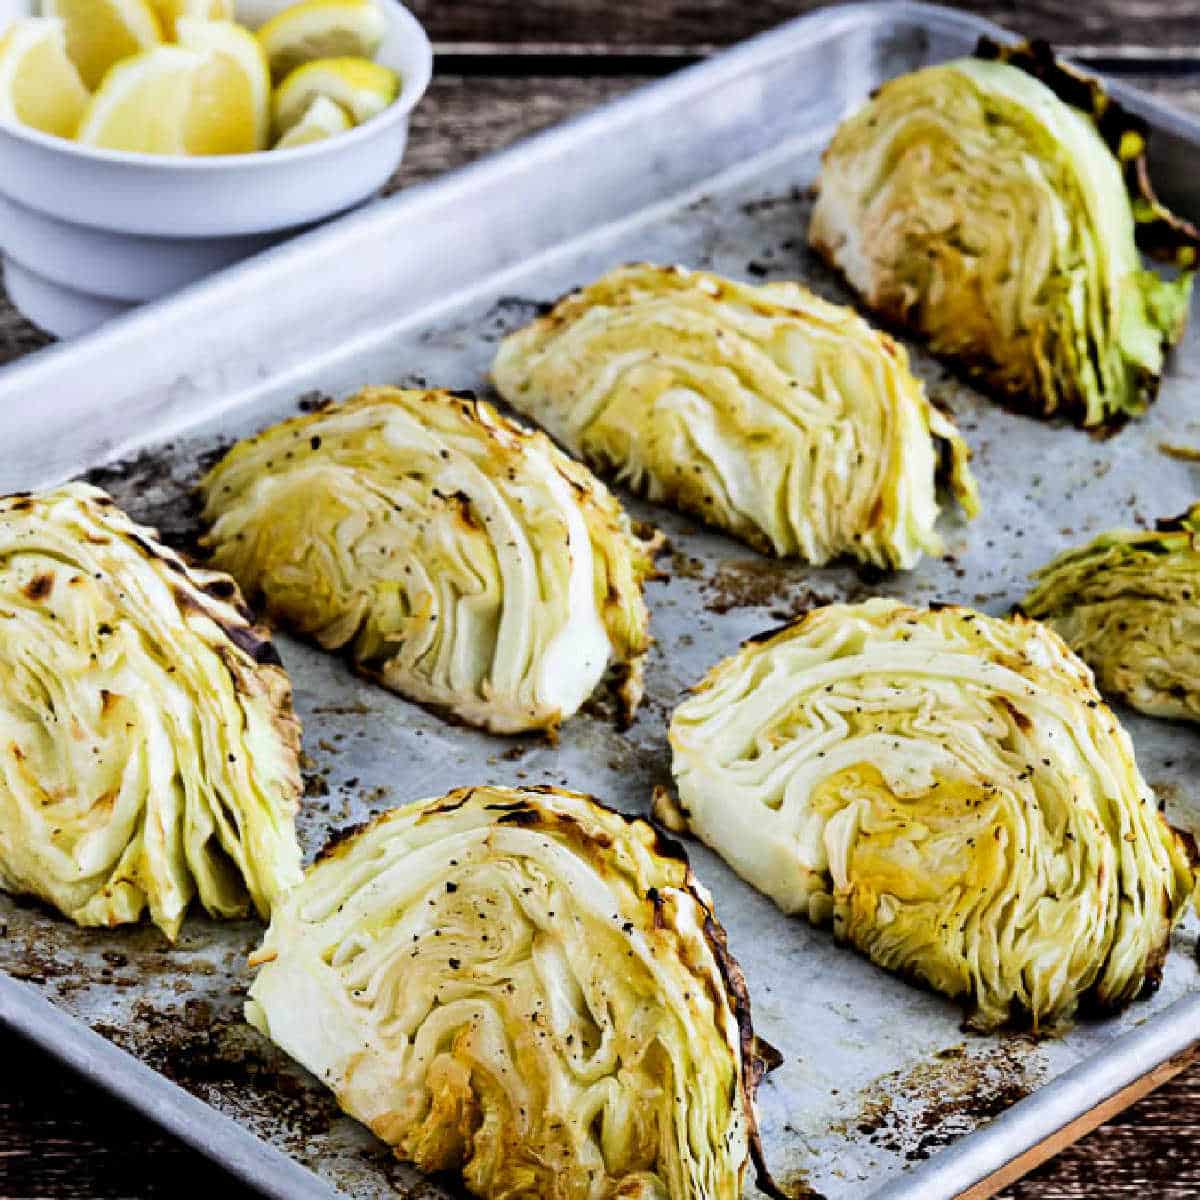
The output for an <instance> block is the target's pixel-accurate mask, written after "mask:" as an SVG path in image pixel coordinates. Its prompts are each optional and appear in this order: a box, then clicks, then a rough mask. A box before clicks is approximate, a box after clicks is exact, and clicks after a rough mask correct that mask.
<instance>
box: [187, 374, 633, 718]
mask: <svg viewBox="0 0 1200 1200" xmlns="http://www.w3.org/2000/svg"><path fill="white" fill-rule="evenodd" d="M202 488H203V491H204V495H205V509H204V515H205V518H206V519H207V520H208V521H210V522H212V529H211V531H210V534H209V536H208V538H207V539H206V541H207V544H208V545H210V546H211V547H212V548H213V551H214V553H213V560H214V562H215V563H216V564H218V565H219V566H221V567H222V568H224V569H225V570H228V571H229V572H230V573H231V574H232V575H233V576H234V577H235V578H236V579H237V580H238V581H239V582H240V583H241V585H242V587H243V588H244V589H245V590H246V593H247V595H249V596H251V597H252V598H253V599H255V600H259V599H261V600H262V602H264V603H265V605H266V607H267V609H268V611H270V612H271V613H272V614H273V615H274V616H276V617H278V618H279V619H281V620H282V621H284V622H285V623H286V624H288V625H290V626H291V627H292V628H294V629H297V630H299V631H300V632H302V633H304V634H307V635H309V636H311V637H313V638H315V639H316V640H317V641H318V642H319V643H320V644H321V645H322V646H324V647H325V648H326V649H337V648H340V647H348V648H349V650H350V653H351V655H352V656H353V658H354V660H355V662H356V663H358V664H359V665H360V667H361V668H362V669H363V670H364V671H365V672H366V673H367V674H369V675H372V676H373V677H375V678H377V679H379V681H380V682H382V683H384V684H385V685H386V686H388V687H390V688H392V689H394V690H395V691H398V692H400V693H401V694H402V695H405V696H408V697H410V698H411V699H414V700H417V701H419V702H422V703H425V704H429V705H432V706H434V707H437V708H440V709H444V710H449V712H450V713H452V714H453V715H454V716H456V717H458V718H460V719H461V720H464V721H469V722H471V723H473V724H477V725H482V726H484V727H486V728H488V729H491V730H493V731H496V732H501V733H509V732H516V731H519V730H524V729H535V728H546V729H549V730H553V729H555V728H556V727H557V726H558V723H559V721H560V720H562V719H563V718H565V717H569V716H570V715H571V714H572V713H574V712H575V711H576V710H577V709H578V708H579V706H580V705H581V704H582V703H583V702H584V700H586V699H587V697H588V696H589V695H590V694H591V692H592V690H593V689H594V688H595V687H596V685H597V684H598V683H599V682H600V680H601V678H602V676H603V675H604V672H605V669H606V667H607V665H608V663H609V662H610V660H611V661H614V662H615V663H616V664H618V665H619V666H620V667H621V668H622V669H623V670H624V672H625V674H626V680H625V698H626V702H627V707H628V709H629V711H630V712H632V710H633V708H635V707H636V705H637V703H638V700H639V699H640V696H641V664H642V658H643V656H644V655H645V652H646V650H647V648H648V646H649V641H650V638H649V633H648V625H649V617H648V614H647V610H646V605H645V602H644V600H643V598H642V583H643V580H644V579H645V577H646V576H647V575H648V574H649V573H650V571H651V570H652V566H653V563H652V557H653V552H654V550H655V549H656V543H655V541H654V540H653V539H649V538H647V539H643V537H642V536H641V535H640V534H638V533H636V532H635V531H634V529H633V527H632V525H631V523H630V522H629V520H628V518H627V517H626V516H625V514H624V512H623V511H622V509H621V507H620V505H619V504H618V503H617V501H616V499H614V497H613V496H612V495H611V494H610V493H609V492H608V490H607V489H606V488H605V487H604V486H603V484H601V483H599V482H598V481H597V480H596V479H595V478H594V477H593V476H592V475H591V474H590V473H589V472H588V471H587V470H585V469H584V468H583V467H581V466H579V464H577V463H575V462H572V460H571V459H569V458H567V456H566V455H564V454H562V453H561V452H560V451H559V450H557V449H556V448H555V446H554V445H553V444H552V443H551V441H550V440H549V438H547V437H546V436H545V435H544V434H540V433H538V434H534V433H530V432H528V431H527V430H524V429H522V428H520V427H519V426H517V425H514V424H513V423H511V422H510V421H507V420H505V419H504V418H503V417H501V416H499V414H497V413H496V411H495V410H494V409H493V408H491V407H490V406H489V405H487V404H482V403H478V402H476V401H475V400H474V399H471V398H469V397H466V396H463V395H455V394H451V393H448V392H421V391H398V390H396V389H394V388H368V389H367V390H365V391H364V392H362V393H361V394H359V395H358V396H356V397H354V398H353V399H351V400H349V401H347V402H346V403H344V404H341V405H337V406H333V407H330V408H327V409H325V410H324V411H321V412H317V413H314V414H311V415H309V416H305V417H300V418H298V419H296V420H293V421H285V422H284V423H283V424H280V425H276V426H274V427H272V428H271V429H268V430H267V431H266V432H265V433H262V434H260V435H259V436H258V437H254V438H250V439H248V440H246V441H244V442H241V443H239V444H238V445H237V446H235V447H234V448H233V449H232V450H231V451H230V452H229V454H228V455H227V456H226V457H225V459H223V460H222V461H221V462H220V463H219V464H218V465H217V466H216V467H215V468H214V470H213V471H212V472H210V474H209V475H208V476H207V477H206V478H205V480H204V481H203V483H202Z"/></svg>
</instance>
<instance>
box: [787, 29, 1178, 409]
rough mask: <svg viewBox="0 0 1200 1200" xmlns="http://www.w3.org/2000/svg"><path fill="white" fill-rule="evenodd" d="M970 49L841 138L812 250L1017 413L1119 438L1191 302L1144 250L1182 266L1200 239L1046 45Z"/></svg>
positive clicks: (827, 165)
mask: <svg viewBox="0 0 1200 1200" xmlns="http://www.w3.org/2000/svg"><path fill="white" fill-rule="evenodd" d="M981 51H982V56H977V57H974V58H962V59H957V60H955V61H953V62H949V63H945V64H943V65H940V66H935V67H927V68H925V69H923V70H920V71H916V72H914V73H913V74H910V75H904V76H902V77H900V78H898V79H895V80H892V81H891V82H889V83H886V84H884V86H883V87H882V88H880V89H879V91H878V92H877V93H876V94H875V95H874V96H873V98H872V99H871V100H870V102H869V103H868V104H867V105H866V106H865V107H863V108H862V109H861V110H860V111H859V112H858V113H856V114H855V115H854V116H852V117H850V118H849V119H848V120H847V121H845V122H844V123H843V124H842V125H841V126H840V128H839V129H838V130H837V132H836V134H835V135H834V138H833V141H832V143H831V144H830V146H829V147H828V149H827V150H826V152H825V156H824V162H823V166H822V170H821V173H820V178H819V180H818V183H817V200H816V205H815V208H814V210H813V214H812V221H811V224H810V226H809V242H810V244H811V245H812V246H813V247H814V249H815V250H816V251H817V252H818V253H820V254H821V255H822V256H823V257H824V258H825V259H826V260H827V261H828V262H829V263H830V264H831V265H832V266H834V267H835V268H837V269H838V270H840V271H841V272H842V274H843V275H844V276H845V277H846V279H847V281H848V282H849V283H850V285H851V286H852V287H853V288H854V290H855V291H857V292H858V293H859V295H860V296H861V297H862V298H863V300H864V301H865V302H866V303H867V305H868V306H869V307H870V308H871V309H872V310H874V311H875V312H877V313H879V314H881V315H883V316H884V317H885V318H887V319H888V320H890V321H892V322H894V323H896V324H898V325H900V326H903V327H906V328H908V329H911V330H912V331H914V332H916V333H918V334H920V335H922V336H923V337H925V338H927V339H928V341H929V343H930V346H931V347H932V349H933V350H934V351H935V352H936V353H938V354H942V355H944V356H946V357H947V358H949V359H951V360H953V361H955V362H956V363H957V364H959V365H960V366H962V367H963V368H965V369H966V371H967V372H968V373H970V374H972V375H974V376H975V377H976V378H977V379H978V380H979V381H980V382H981V383H983V384H984V385H985V386H986V387H987V388H989V389H990V390H991V391H992V392H994V393H995V394H997V395H999V396H1000V397H1002V398H1004V399H1006V400H1007V401H1008V402H1010V403H1011V404H1012V405H1014V406H1015V407H1018V408H1021V409H1024V410H1027V411H1029V412H1031V413H1033V414H1035V415H1040V416H1054V415H1062V416H1065V417H1069V418H1071V419H1072V420H1074V421H1076V422H1077V423H1078V424H1080V425H1085V426H1114V425H1118V424H1120V423H1121V422H1123V421H1124V420H1126V419H1128V418H1129V417H1132V416H1136V415H1137V414H1139V413H1141V412H1142V411H1144V409H1145V408H1146V406H1147V404H1148V403H1149V402H1150V401H1151V400H1153V399H1154V396H1155V394H1156V392H1157V390H1158V385H1159V381H1160V378H1161V375H1162V372H1163V364H1164V355H1165V352H1166V350H1167V349H1168V348H1169V347H1170V346H1171V345H1172V344H1174V343H1175V342H1176V341H1177V340H1178V338H1179V337H1180V335H1181V333H1182V330H1183V325H1184V321H1185V318H1186V314H1187V307H1188V299H1189V295H1190V292H1191V285H1192V274H1191V271H1190V269H1188V270H1184V271H1182V272H1181V273H1179V274H1178V275H1177V277H1176V278H1174V279H1166V278H1162V277H1160V276H1159V275H1158V274H1157V273H1155V272H1154V271H1150V270H1143V269H1142V264H1141V259H1140V257H1139V254H1138V249H1137V245H1136V241H1135V234H1136V232H1137V230H1138V228H1139V227H1141V228H1142V229H1144V231H1145V234H1146V237H1145V242H1146V245H1147V247H1148V248H1149V249H1153V250H1155V251H1157V252H1160V253H1162V254H1163V255H1164V256H1167V257H1170V258H1172V259H1173V260H1174V261H1175V262H1176V263H1177V264H1178V265H1182V266H1185V267H1188V268H1190V266H1191V264H1192V263H1193V262H1194V259H1195V247H1196V238H1195V230H1193V229H1191V227H1188V226H1185V224H1184V223H1183V222H1180V221H1176V220H1175V219H1174V218H1172V217H1171V215H1170V214H1169V213H1168V212H1167V211H1166V210H1165V208H1163V206H1162V205H1161V204H1159V203H1158V201H1157V200H1156V199H1155V197H1154V195H1153V192H1152V191H1151V190H1150V187H1149V181H1148V175H1147V172H1146V170H1145V153H1144V152H1145V126H1144V124H1143V123H1142V122H1140V121H1139V120H1137V119H1136V118H1133V117H1131V116H1129V115H1128V114H1126V113H1124V112H1123V111H1122V110H1121V109H1120V108H1119V106H1117V105H1116V104H1114V103H1112V102H1111V101H1110V99H1109V98H1108V97H1107V96H1106V95H1105V94H1104V92H1103V90H1102V89H1101V87H1100V85H1099V84H1098V83H1096V82H1095V81H1093V80H1090V79H1087V78H1085V77H1082V76H1080V75H1078V74H1077V73H1075V72H1074V71H1072V70H1070V69H1068V68H1066V67H1064V66H1063V65H1061V64H1059V63H1058V62H1057V61H1056V60H1055V59H1054V57H1053V55H1052V54H1051V53H1050V51H1049V48H1048V47H1046V46H1045V45H1044V44H1042V43H1038V44H1035V45H1033V46H1024V47H1015V48H1014V47H1006V48H1000V47H997V46H995V45H991V44H984V46H982V47H981ZM1123 168H1125V172H1124V174H1123ZM1131 192H1132V194H1131Z"/></svg>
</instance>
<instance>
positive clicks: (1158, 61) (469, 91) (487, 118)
mask: <svg viewBox="0 0 1200 1200" xmlns="http://www.w3.org/2000/svg"><path fill="white" fill-rule="evenodd" d="M411 7H412V8H413V9H414V11H416V12H417V14H418V15H419V16H420V17H421V18H422V20H424V21H425V22H426V24H427V26H428V28H429V30H430V32H431V34H432V36H433V37H434V39H435V40H436V41H437V43H438V48H439V52H440V54H441V60H440V61H441V66H442V70H441V72H440V75H439V78H438V80H437V81H436V82H435V83H434V85H433V87H432V88H431V90H430V93H429V96H428V97H427V99H426V100H425V102H424V103H423V104H422V105H421V107H420V108H419V109H418V110H417V113H416V115H415V119H414V122H413V130H412V137H411V142H410V148H409V155H408V158H407V160H406V162H405V165H404V168H403V170H402V171H401V172H400V174H399V175H398V177H397V179H396V180H395V185H396V186H403V185H405V184H407V183H412V182H415V181H418V180H420V179H425V178H429V177H431V176H433V175H436V174H438V173H439V172H441V171H443V170H445V169H447V168H451V167H455V166H460V165H462V164H464V163H466V162H469V161H471V160H472V159H474V158H476V157H478V156H479V155H480V154H483V153H486V152H488V151H490V150H494V149H498V148H500V147H502V146H505V145H507V144H509V143H510V142H512V141H514V140H516V139H517V138H519V137H522V136H524V135H526V134H528V133H532V132H534V131H536V130H538V129H541V128H544V127H545V126H548V125H551V124H553V123H555V122H557V121H560V120H562V119H564V118H565V117H568V116H571V115H573V114H575V113H577V112H580V111H583V110H584V109H587V108H590V107H592V106H593V105H595V104H599V103H601V102H603V101H604V100H607V99H609V98H611V97H613V96H616V95H619V94H621V93H623V92H625V91H627V90H628V89H630V88H632V87H633V86H635V85H636V84H638V83H640V82H643V81H644V80H645V79H648V78H651V77H653V76H655V75H660V74H662V73H664V72H665V71H668V70H671V69H674V68H675V67H676V66H678V65H679V64H680V63H682V62H686V61H688V60H689V59H691V58H694V57H696V56H697V55H699V54H703V53H704V52H705V51H706V50H708V49H709V48H711V47H713V46H718V45H723V44H726V43H728V42H731V41H735V40H737V39H738V38H741V37H745V36H748V35H750V34H753V33H757V32H759V31H760V30H762V29H765V28H768V27H770V26H771V25H774V24H776V23H777V22H779V21H781V20H783V19H785V18H787V17H790V16H793V15H795V14H796V13H797V12H800V11H804V10H806V9H808V8H811V7H815V5H814V4H812V3H810V2H809V0H641V2H640V3H631V2H626V3H614V2H613V0H523V2H522V3H519V4H517V3H514V2H513V0H411ZM960 7H970V8H972V9H973V10H974V11H977V12H982V13H984V14H985V15H987V16H990V17H992V18H993V19H995V20H998V21H1000V22H1002V23H1004V24H1007V25H1009V26H1010V27H1011V28H1014V29H1019V30H1021V31H1023V32H1027V33H1031V34H1037V35H1040V36H1045V37H1049V38H1052V39H1053V40H1055V41H1056V42H1058V43H1060V44H1061V45H1064V46H1067V47H1070V48H1071V49H1072V50H1074V51H1075V52H1077V53H1079V54H1081V55H1082V56H1083V57H1085V58H1089V59H1091V60H1093V61H1094V62H1096V63H1098V64H1100V65H1102V66H1104V67H1105V68H1106V69H1110V70H1111V69H1113V68H1118V69H1121V70H1122V71H1123V72H1130V73H1131V78H1133V81H1134V82H1136V83H1138V84H1139V85H1141V86H1143V87H1148V88H1149V89H1150V90H1153V91H1155V92H1158V93H1160V94H1161V95H1163V96H1165V97H1166V98H1168V99H1170V100H1171V101H1172V102H1173V103H1176V104H1178V105H1179V106H1180V107H1182V108H1185V109H1188V110H1191V111H1194V112H1198V113H1200V0H1197V2H1189V3H1179V2H1176V0H1124V2H1118V0H1092V2H1091V3H1088V2H1087V0H1035V2H1033V3H1018V2H1016V0H1011V2H1008V3H1004V2H1003V0H979V3H977V4H972V5H969V6H968V5H961V6H960ZM47 340H48V339H46V338H45V337H44V336H43V335H42V334H40V333H39V332H38V331H37V330H36V329H34V328H33V327H32V326H30V325H29V324H28V323H27V322H25V321H24V320H22V319H21V318H20V316H19V315H18V314H16V313H14V312H13V310H12V309H11V307H9V306H8V305H7V304H6V303H5V301H4V298H3V293H2V292H0V363H4V362H7V361H11V360H12V359H14V358H17V357H19V356H20V355H23V354H25V353H28V352H29V351H31V350H34V349H36V348H38V347H39V346H41V345H44V344H45V343H46V341H47ZM0 1055H2V1058H0V1062H2V1064H3V1068H2V1069H0V1200H34V1198H38V1200H66V1198H68V1197H71V1198H75V1197H88V1198H94V1200H109V1198H114V1197H137V1198H142V1197H145V1198H147V1200H152V1198H158V1197H172V1198H176V1200H178V1198H182V1197H192V1196H201V1195H203V1196H217V1197H221V1200H250V1197H251V1196H252V1195H253V1193H251V1192H249V1191H247V1190H246V1189H244V1188H241V1187H239V1186H238V1185H237V1184H235V1183H234V1182H233V1181H232V1180H230V1179H229V1178H228V1177H227V1176H225V1175H224V1174H223V1173H222V1172H221V1171H220V1170H219V1169H218V1168H216V1167H214V1166H212V1165H210V1164H209V1163H207V1162H206V1161H205V1160H204V1159H202V1158H201V1157H200V1156H199V1155H197V1154H195V1153H194V1152H192V1151H190V1150H189V1149H187V1148H186V1147H184V1146H181V1145H180V1144H179V1143H177V1142H175V1141H174V1140H173V1139H171V1138H170V1137H168V1136H166V1135H164V1134H162V1133H160V1132H159V1131H158V1130H157V1129H156V1128H155V1127H154V1126H153V1125H152V1124H151V1123H150V1122H148V1121H146V1120H145V1119H143V1118H142V1117H140V1116H138V1115H137V1114H136V1113H133V1112H132V1111H130V1110H127V1109H125V1108H124V1107H123V1106H122V1105H121V1104H120V1103H119V1102H116V1101H114V1100H113V1099H112V1098H111V1097H109V1096H107V1095H105V1094H103V1093H100V1092H98V1091H96V1090H94V1089H93V1088H92V1087H91V1086H90V1085H88V1084H86V1083H84V1082H82V1081H81V1080H79V1079H78V1078H76V1077H75V1076H73V1075H72V1074H71V1073H70V1072H69V1071H67V1070H65V1069H64V1068H62V1067H59V1066H58V1065H57V1064H56V1063H54V1062H53V1061H51V1060H49V1059H47V1058H46V1057H45V1056H44V1055H43V1054H41V1053H40V1052H39V1051H37V1050H35V1049H32V1048H30V1047H28V1046H26V1045H25V1044H24V1043H22V1042H21V1041H20V1040H18V1039H16V1038H13V1037H6V1036H4V1035H3V1034H0ZM1001 1196H1002V1198H1003V1200H1083V1198H1085V1197H1086V1198H1088V1200H1132V1198H1133V1197H1137V1198H1138V1200H1185V1198H1187V1200H1190V1198H1193V1197H1198V1196H1200V1068H1192V1069H1191V1070H1188V1071H1186V1072H1184V1073H1183V1074H1182V1075H1180V1076H1179V1077H1178V1078H1176V1079H1174V1080H1173V1081H1171V1082H1170V1083H1168V1084H1167V1085H1166V1086H1164V1087H1163V1088H1162V1089H1161V1090H1159V1091H1157V1092H1155V1093H1153V1094H1151V1095H1150V1096H1148V1097H1146V1098H1145V1099H1143V1100H1141V1101H1140V1102H1138V1103H1137V1104H1136V1105H1135V1106H1134V1107H1132V1108H1130V1109H1128V1110H1127V1111H1125V1112H1123V1113H1121V1114H1120V1115H1118V1116H1117V1117H1115V1118H1114V1119H1113V1120H1112V1121H1110V1122H1109V1123H1108V1124H1107V1125H1105V1126H1103V1127H1102V1128H1101V1129H1099V1130H1097V1131H1096V1132H1095V1133H1092V1134H1090V1135H1089V1136H1088V1137H1086V1138H1084V1139H1083V1141H1081V1142H1079V1143H1078V1144H1076V1145H1074V1146H1072V1147H1070V1148H1069V1149H1067V1150H1066V1151H1064V1152H1063V1153H1062V1154H1061V1155H1059V1156H1058V1157H1057V1158H1055V1159H1053V1160H1052V1161H1050V1162H1049V1163H1047V1164H1045V1165H1044V1166H1042V1167H1040V1168H1038V1169H1037V1170H1036V1171H1035V1172H1034V1173H1033V1174H1032V1175H1030V1176H1028V1177H1026V1178H1025V1179H1023V1180H1021V1181H1020V1182H1019V1183H1016V1184H1014V1185H1012V1186H1010V1187H1009V1188H1008V1189H1007V1190H1005V1191H1004V1192H1003V1193H1001Z"/></svg>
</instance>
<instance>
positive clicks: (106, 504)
mask: <svg viewBox="0 0 1200 1200" xmlns="http://www.w3.org/2000/svg"><path fill="white" fill-rule="evenodd" d="M278 663H279V659H278V656H277V655H276V654H275V650H274V647H273V646H272V645H271V643H270V641H269V640H268V639H267V637H266V634H265V633H264V631H263V630H261V629H259V628H257V627H255V626H254V625H252V624H251V623H250V621H249V620H248V618H247V614H246V610H245V609H244V608H243V607H242V605H241V597H240V596H239V594H238V590H237V586H236V585H235V584H234V582H233V580H232V579H230V578H229V577H228V576H227V575H223V574H221V573H219V572H215V571H203V570H199V569H196V568H193V567H190V566H188V565H187V564H185V562H184V561H183V560H182V559H181V558H180V557H179V556H178V555H177V554H176V553H175V552H174V551H173V550H169V549H167V548H166V547H165V546H163V545H161V544H160V543H159V541H158V540H157V535H156V534H155V532H154V531H153V530H152V529H147V528H146V527H144V526H141V525H135V524H134V523H133V522H132V521H131V520H130V519H129V518H128V517H127V516H126V515H125V514H124V513H123V512H121V511H120V509H118V508H117V507H116V506H115V504H114V503H113V501H112V500H111V499H110V498H109V497H108V496H107V495H105V494H104V493H103V492H102V491H100V490H99V489H97V488H93V487H88V486H86V485H83V484H69V485H66V486H64V487H61V488H58V489H57V490H54V491H49V492H43V493H40V494H36V495H30V494H20V495H14V496H7V497H4V498H3V499H0V884H2V885H3V886H4V887H5V888H6V889H7V890H8V891H10V892H16V893H27V894H31V895H35V896H40V897H42V899H44V900H46V901H48V902H49V903H51V904H53V905H55V906H57V907H58V908H59V909H61V910H62V912H64V913H65V914H66V915H67V916H69V917H71V918H72V919H73V920H75V921H77V922H78V923H79V924H81V925H119V924H122V923H124V922H129V921H136V920H137V919H138V917H139V916H140V915H141V913H142V911H143V910H144V909H145V908H147V907H148V908H149V910H150V916H151V919H152V920H153V921H154V923H155V924H156V925H157V926H159V928H161V929H162V930H163V932H164V933H166V934H167V936H168V937H170V938H172V939H173V938H174V937H175V935H176V934H177V933H178V930H179V926H180V924H181V922H182V921H183V917H184V914H185V912H186V909H187V907H188V903H189V901H190V900H191V898H192V896H193V894H194V893H197V892H198V893H199V896H200V902H201V903H202V904H203V905H204V907H205V909H207V910H208V912H209V913H211V914H213V915H214V916H220V917H236V916H242V915H244V914H245V913H246V912H247V910H248V908H249V904H250V903H251V902H252V903H253V905H254V907H255V908H256V909H257V910H258V912H259V913H260V914H262V915H263V916H266V915H267V914H268V913H269V911H270V908H271V905H272V904H273V903H274V902H275V900H276V899H277V898H278V896H279V895H280V894H281V893H282V892H283V891H284V890H286V889H287V888H288V887H290V886H292V885H293V884H295V883H296V882H297V881H298V880H299V879H300V877H301V871H300V849H299V846H298V844H297V842H296V833H295V826H294V819H295V814H296V810H297V807H298V804H299V796H300V791H301V782H300V768H299V752H300V726H299V723H298V722H297V720H296V718H295V716H294V715H293V713H292V693H291V686H290V684H289V683H288V679H287V676H286V674H285V673H284V672H283V670H282V668H281V667H280V666H279V665H277V664H278Z"/></svg>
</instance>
